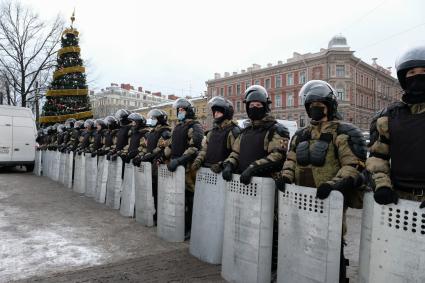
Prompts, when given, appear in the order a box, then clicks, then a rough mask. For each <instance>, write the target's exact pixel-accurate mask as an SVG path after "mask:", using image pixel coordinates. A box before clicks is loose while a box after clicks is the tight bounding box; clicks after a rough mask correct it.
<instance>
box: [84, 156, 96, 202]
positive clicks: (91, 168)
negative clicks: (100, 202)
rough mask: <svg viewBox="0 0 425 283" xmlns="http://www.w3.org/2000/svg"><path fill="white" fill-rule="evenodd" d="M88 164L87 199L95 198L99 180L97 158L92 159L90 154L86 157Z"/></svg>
mask: <svg viewBox="0 0 425 283" xmlns="http://www.w3.org/2000/svg"><path fill="white" fill-rule="evenodd" d="M85 160H86V161H85V162H86V191H85V195H86V196H87V197H94V194H95V191H96V180H97V157H91V154H90V153H87V154H86V156H85Z"/></svg>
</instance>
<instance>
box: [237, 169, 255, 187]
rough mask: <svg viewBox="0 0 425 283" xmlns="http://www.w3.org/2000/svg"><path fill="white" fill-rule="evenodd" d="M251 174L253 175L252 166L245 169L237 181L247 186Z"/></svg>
mask: <svg viewBox="0 0 425 283" xmlns="http://www.w3.org/2000/svg"><path fill="white" fill-rule="evenodd" d="M253 173H254V166H252V165H250V166H248V168H246V169H245V170H244V171H243V172H242V174H241V176H240V177H239V181H240V182H241V183H242V184H245V185H248V184H249V183H250V182H251V179H252V175H253Z"/></svg>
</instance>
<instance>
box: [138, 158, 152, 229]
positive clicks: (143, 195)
mask: <svg viewBox="0 0 425 283" xmlns="http://www.w3.org/2000/svg"><path fill="white" fill-rule="evenodd" d="M134 182H135V189H136V192H135V193H136V221H137V222H139V223H141V224H142V225H145V226H148V227H151V226H153V225H154V221H153V215H154V214H155V204H154V199H153V194H152V164H150V163H149V162H142V163H141V164H140V167H135V170H134Z"/></svg>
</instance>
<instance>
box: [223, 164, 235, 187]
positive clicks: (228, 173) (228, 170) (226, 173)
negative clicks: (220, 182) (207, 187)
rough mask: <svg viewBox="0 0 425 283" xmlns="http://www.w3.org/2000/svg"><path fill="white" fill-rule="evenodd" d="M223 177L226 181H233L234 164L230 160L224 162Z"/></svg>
mask: <svg viewBox="0 0 425 283" xmlns="http://www.w3.org/2000/svg"><path fill="white" fill-rule="evenodd" d="M221 175H222V176H223V179H224V180H226V181H228V182H229V181H232V176H233V165H232V163H230V162H227V163H225V164H224V168H223V171H222V172H221Z"/></svg>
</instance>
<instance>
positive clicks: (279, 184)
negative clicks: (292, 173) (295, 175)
mask: <svg viewBox="0 0 425 283" xmlns="http://www.w3.org/2000/svg"><path fill="white" fill-rule="evenodd" d="M291 183H292V182H291V180H289V179H288V177H285V176H281V177H279V178H277V179H276V180H274V184H275V187H276V189H278V190H279V191H281V192H282V193H284V192H285V189H286V184H291Z"/></svg>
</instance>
